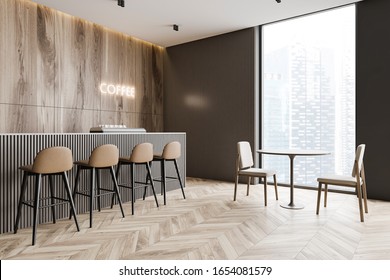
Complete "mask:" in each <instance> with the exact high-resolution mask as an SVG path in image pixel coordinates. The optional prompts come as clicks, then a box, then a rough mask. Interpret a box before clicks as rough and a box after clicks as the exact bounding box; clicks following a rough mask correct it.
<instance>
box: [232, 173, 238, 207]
mask: <svg viewBox="0 0 390 280" xmlns="http://www.w3.org/2000/svg"><path fill="white" fill-rule="evenodd" d="M238 177H239V176H238V173H237V174H236V180H235V184H234V195H233V201H236V198H237V185H238Z"/></svg>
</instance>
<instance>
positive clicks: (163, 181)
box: [161, 159, 167, 205]
mask: <svg viewBox="0 0 390 280" xmlns="http://www.w3.org/2000/svg"><path fill="white" fill-rule="evenodd" d="M166 185H167V178H166V174H165V160H164V159H163V160H162V161H161V191H162V192H163V194H164V205H167V190H166Z"/></svg>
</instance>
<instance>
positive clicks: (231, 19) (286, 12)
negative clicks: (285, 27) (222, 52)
mask: <svg viewBox="0 0 390 280" xmlns="http://www.w3.org/2000/svg"><path fill="white" fill-rule="evenodd" d="M31 1H33V2H36V3H39V4H43V5H45V6H48V7H50V8H54V9H56V10H59V11H62V12H64V13H67V14H70V15H73V16H77V17H80V18H83V19H86V20H89V21H91V22H94V23H97V24H100V25H102V26H105V27H108V28H110V29H113V30H116V31H119V32H122V33H125V34H128V35H130V36H133V37H136V38H138V39H142V40H145V41H148V42H151V43H154V44H157V45H160V46H163V47H169V46H173V45H178V44H182V43H186V42H190V41H194V40H198V39H202V38H206V37H211V36H214V35H218V34H222V33H227V32H231V31H236V30H240V29H244V28H248V27H253V26H257V25H261V24H264V23H269V22H274V21H278V20H280V19H285V18H290V17H294V16H297V15H303V14H307V13H311V12H314V11H320V10H324V9H329V8H333V7H338V6H341V5H346V4H350V3H355V2H359V1H362V0H281V3H276V1H275V0H125V3H126V5H125V7H124V8H122V7H119V6H118V5H117V0H31ZM173 24H177V25H179V31H174V30H173V27H172V26H173Z"/></svg>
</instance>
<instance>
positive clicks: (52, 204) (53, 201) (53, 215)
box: [49, 175, 56, 224]
mask: <svg viewBox="0 0 390 280" xmlns="http://www.w3.org/2000/svg"><path fill="white" fill-rule="evenodd" d="M49 187H50V197H51V199H50V201H51V214H52V217H53V224H55V223H56V208H55V206H54V203H55V200H54V197H55V192H54V185H53V178H52V177H51V175H49Z"/></svg>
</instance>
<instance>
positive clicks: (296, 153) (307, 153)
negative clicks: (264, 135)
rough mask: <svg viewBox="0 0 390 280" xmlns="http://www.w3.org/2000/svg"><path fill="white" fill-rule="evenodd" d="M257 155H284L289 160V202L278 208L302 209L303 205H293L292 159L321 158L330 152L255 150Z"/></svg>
mask: <svg viewBox="0 0 390 280" xmlns="http://www.w3.org/2000/svg"><path fill="white" fill-rule="evenodd" d="M257 152H258V153H259V154H267V155H284V156H288V157H289V158H290V202H289V203H283V204H281V205H280V206H281V207H283V208H287V209H295V210H298V209H303V208H304V205H303V204H295V203H294V158H295V157H296V156H323V155H329V154H330V152H327V151H322V150H294V149H261V150H257Z"/></svg>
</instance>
